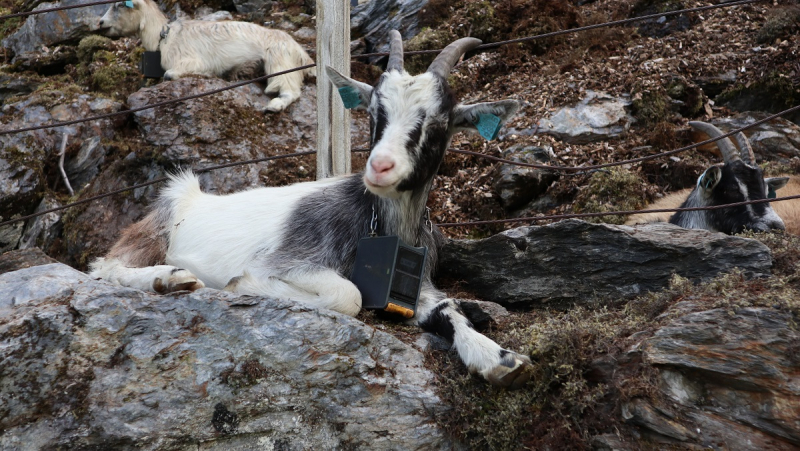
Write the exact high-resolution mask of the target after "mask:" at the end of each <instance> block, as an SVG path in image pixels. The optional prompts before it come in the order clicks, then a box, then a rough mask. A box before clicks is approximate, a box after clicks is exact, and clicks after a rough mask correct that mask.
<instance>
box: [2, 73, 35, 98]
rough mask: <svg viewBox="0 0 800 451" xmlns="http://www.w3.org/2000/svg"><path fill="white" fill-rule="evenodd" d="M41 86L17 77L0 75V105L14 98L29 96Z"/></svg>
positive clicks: (30, 80) (33, 81)
mask: <svg viewBox="0 0 800 451" xmlns="http://www.w3.org/2000/svg"><path fill="white" fill-rule="evenodd" d="M40 84H41V82H40V81H37V80H32V79H29V78H26V77H23V76H19V75H16V74H14V75H9V74H2V75H0V105H2V104H3V103H5V101H6V99H8V98H10V97H14V96H22V95H26V94H30V93H31V92H33V91H34V90H36V88H38V87H39V85H40Z"/></svg>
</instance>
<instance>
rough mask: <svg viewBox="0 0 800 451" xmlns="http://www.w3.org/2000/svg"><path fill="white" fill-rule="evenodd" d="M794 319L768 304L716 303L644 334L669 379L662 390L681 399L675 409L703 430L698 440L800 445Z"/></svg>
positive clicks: (755, 446)
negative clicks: (729, 305) (732, 308)
mask: <svg viewBox="0 0 800 451" xmlns="http://www.w3.org/2000/svg"><path fill="white" fill-rule="evenodd" d="M794 321H795V319H794V318H793V316H792V314H791V313H789V312H783V311H779V310H775V309H770V308H763V307H750V308H741V309H736V310H735V311H729V310H728V309H722V308H717V309H712V310H706V311H701V312H695V313H689V314H687V315H683V316H679V317H677V318H675V319H674V320H672V321H669V323H668V324H666V325H665V326H664V327H661V328H660V329H659V330H658V331H656V333H655V334H654V335H653V336H652V338H649V339H647V340H645V342H644V343H643V344H642V347H641V349H642V351H643V357H644V359H645V360H646V361H647V362H648V363H650V364H652V365H654V366H656V367H657V368H658V369H659V371H660V372H661V373H662V380H666V381H668V382H664V383H662V385H661V387H662V388H661V390H662V391H663V392H664V393H665V394H667V395H668V396H669V397H670V398H672V399H673V400H675V401H677V402H678V404H674V405H673V407H672V409H673V410H674V414H675V417H676V418H681V419H682V420H681V421H683V423H684V424H685V425H691V427H692V428H693V429H695V430H696V431H698V432H697V433H698V435H700V437H699V439H698V440H697V442H698V444H710V443H736V444H737V445H736V448H737V449H741V450H763V449H776V450H789V449H796V447H798V446H800V420H798V418H800V417H798V415H797V413H798V412H800V384H798V381H797V374H798V370H800V359H798V357H797V349H798V343H800V332H798V331H797V330H796V328H795V326H793V325H792V324H793V323H794ZM665 372H667V374H668V376H667V377H664V373H665ZM660 408H661V407H660ZM645 427H646V428H650V426H649V425H645Z"/></svg>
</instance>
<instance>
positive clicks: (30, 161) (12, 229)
mask: <svg viewBox="0 0 800 451" xmlns="http://www.w3.org/2000/svg"><path fill="white" fill-rule="evenodd" d="M121 107H122V105H121V104H120V103H118V102H114V101H112V100H109V99H104V98H101V97H94V96H91V95H88V94H70V93H68V92H65V91H62V90H40V91H37V92H35V93H33V94H31V95H29V96H27V97H26V98H24V99H21V100H19V101H17V102H14V103H8V104H6V105H3V108H2V113H3V115H4V116H5V119H6V120H7V122H6V123H4V124H2V125H0V129H2V130H15V129H19V128H25V127H30V126H35V125H42V124H50V123H53V122H57V121H70V120H74V119H78V118H83V117H90V116H97V115H101V114H107V113H113V112H116V111H119V109H120V108H121ZM114 123H115V121H114V120H113V119H102V120H97V121H92V122H86V123H81V124H75V125H70V126H66V127H58V128H53V129H44V130H35V131H29V132H23V133H12V134H7V135H2V136H0V148H2V153H0V220H7V219H11V218H14V217H19V216H24V215H28V214H30V213H32V212H33V211H34V210H35V209H36V208H37V206H39V205H40V203H41V201H42V198H43V191H44V188H45V186H44V184H45V179H44V174H45V173H46V167H45V165H46V163H47V160H48V157H49V156H50V155H54V154H56V153H57V152H58V151H59V150H60V147H61V138H62V136H63V134H64V133H68V134H69V135H70V136H72V138H71V139H78V140H87V139H91V138H95V137H97V138H98V139H101V138H110V137H111V136H113V133H114V127H113V125H114ZM58 189H62V190H64V191H63V192H66V190H65V189H64V187H63V184H60V185H59V187H58ZM24 227H25V224H24V223H15V224H11V225H9V226H5V227H2V228H0V252H4V251H7V250H11V249H14V248H16V246H17V244H18V243H19V240H20V238H21V237H22V231H23V228H24Z"/></svg>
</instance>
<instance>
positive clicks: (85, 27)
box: [3, 0, 109, 62]
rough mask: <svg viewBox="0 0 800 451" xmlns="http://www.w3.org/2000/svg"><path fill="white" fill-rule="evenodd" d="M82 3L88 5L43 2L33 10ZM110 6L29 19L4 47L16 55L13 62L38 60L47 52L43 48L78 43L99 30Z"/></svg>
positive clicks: (68, 0)
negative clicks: (102, 18) (98, 23)
mask: <svg viewBox="0 0 800 451" xmlns="http://www.w3.org/2000/svg"><path fill="white" fill-rule="evenodd" d="M81 3H86V2H84V1H82V0H61V1H60V2H54V3H41V4H39V5H38V6H37V7H36V8H34V11H39V10H42V9H48V8H54V7H57V6H72V5H78V4H81ZM108 7H109V5H95V6H87V7H83V8H73V9H67V10H63V11H55V12H50V13H43V14H35V15H32V16H28V18H27V19H26V20H25V23H24V24H23V25H22V27H20V29H19V30H17V31H16V32H15V33H14V34H12V35H11V36H9V37H7V38H5V39H3V47H6V48H10V49H11V50H12V51H13V52H14V54H15V57H14V60H13V61H14V62H16V61H17V60H19V59H25V58H36V57H38V56H39V55H38V54H41V53H42V51H43V50H44V49H43V47H44V48H47V47H49V46H55V45H58V44H77V43H78V41H80V39H81V38H82V37H84V36H86V35H88V34H89V33H90V32H91V30H94V29H96V28H97V22H98V21H99V20H100V18H101V17H102V16H103V14H105V12H106V11H107V10H108Z"/></svg>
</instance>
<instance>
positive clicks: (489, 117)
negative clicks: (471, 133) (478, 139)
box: [475, 114, 500, 141]
mask: <svg viewBox="0 0 800 451" xmlns="http://www.w3.org/2000/svg"><path fill="white" fill-rule="evenodd" d="M475 127H476V128H477V129H478V133H480V134H481V136H483V137H484V138H486V140H488V141H491V140H493V139H495V138H497V134H498V133H500V118H499V117H498V116H495V115H494V114H481V115H480V116H478V121H477V122H475Z"/></svg>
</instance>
